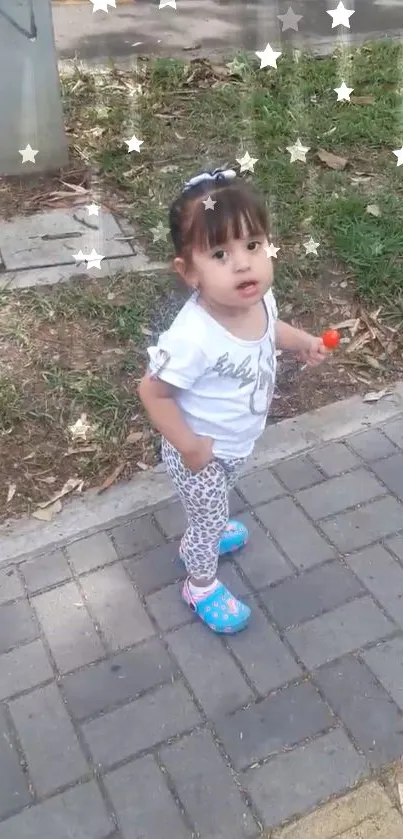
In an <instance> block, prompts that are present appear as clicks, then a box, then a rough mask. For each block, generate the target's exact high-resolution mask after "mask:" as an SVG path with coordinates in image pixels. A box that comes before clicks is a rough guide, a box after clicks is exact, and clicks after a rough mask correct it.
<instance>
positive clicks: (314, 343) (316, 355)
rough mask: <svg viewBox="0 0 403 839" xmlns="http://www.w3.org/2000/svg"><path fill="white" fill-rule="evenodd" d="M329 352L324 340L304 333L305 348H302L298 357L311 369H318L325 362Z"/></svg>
mask: <svg viewBox="0 0 403 839" xmlns="http://www.w3.org/2000/svg"><path fill="white" fill-rule="evenodd" d="M327 353H328V350H327V349H326V347H325V345H324V343H323V341H322V338H317V337H316V336H315V335H309V333H308V332H306V333H304V339H303V346H302V347H301V349H300V351H299V353H298V356H299V358H300V360H301V361H304V362H305V364H308V365H309V367H317V365H318V364H322V361H324V360H325V358H326V356H327Z"/></svg>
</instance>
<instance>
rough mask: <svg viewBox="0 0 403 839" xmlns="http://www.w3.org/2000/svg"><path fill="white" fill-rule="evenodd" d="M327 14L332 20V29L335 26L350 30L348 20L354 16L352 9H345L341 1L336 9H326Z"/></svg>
mask: <svg viewBox="0 0 403 839" xmlns="http://www.w3.org/2000/svg"><path fill="white" fill-rule="evenodd" d="M327 14H328V15H330V16H331V17H332V18H333V21H332V29H334V27H335V26H347V29H350V21H349V18H350V17H351V15H353V14H354V9H346V7H345V6H344V3H342V2H341V0H340V3H339V5H338V6H337V8H336V9H328V10H327Z"/></svg>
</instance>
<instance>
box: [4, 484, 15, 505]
mask: <svg viewBox="0 0 403 839" xmlns="http://www.w3.org/2000/svg"><path fill="white" fill-rule="evenodd" d="M16 489H17V484H9V485H8V493H7V502H6V503H7V504H9V503H10V501H12V500H13V498H14V495H15V491H16Z"/></svg>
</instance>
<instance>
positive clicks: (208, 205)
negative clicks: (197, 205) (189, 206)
mask: <svg viewBox="0 0 403 839" xmlns="http://www.w3.org/2000/svg"><path fill="white" fill-rule="evenodd" d="M202 204H204V209H205V210H214V207H215V205H216V204H217V201H213V199H212V198H211V197H210V195H208V196H207V198H205V200H204V201H202Z"/></svg>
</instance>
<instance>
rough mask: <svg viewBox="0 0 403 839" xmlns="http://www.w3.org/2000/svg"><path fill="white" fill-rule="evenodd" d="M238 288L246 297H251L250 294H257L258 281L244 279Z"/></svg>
mask: <svg viewBox="0 0 403 839" xmlns="http://www.w3.org/2000/svg"><path fill="white" fill-rule="evenodd" d="M237 290H238V291H239V292H240V293H241V294H242V295H244V296H245V297H249V295H251V296H252V295H253V294H256V290H257V282H256V281H255V280H244V281H243V282H242V283H239V284H238V285H237Z"/></svg>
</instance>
